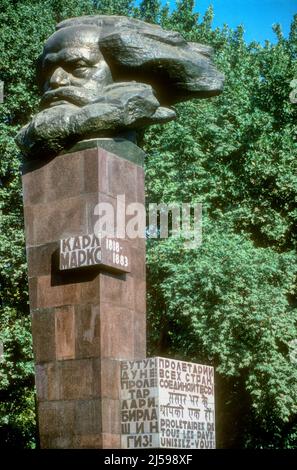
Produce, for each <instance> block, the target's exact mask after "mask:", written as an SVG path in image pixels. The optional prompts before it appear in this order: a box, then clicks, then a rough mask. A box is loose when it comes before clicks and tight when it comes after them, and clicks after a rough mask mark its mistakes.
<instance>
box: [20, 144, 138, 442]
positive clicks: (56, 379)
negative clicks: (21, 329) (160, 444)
mask: <svg viewBox="0 0 297 470" xmlns="http://www.w3.org/2000/svg"><path fill="white" fill-rule="evenodd" d="M142 161H143V152H142V151H141V150H140V149H138V147H136V146H135V145H134V144H132V143H131V142H128V141H123V140H122V139H102V140H101V139H97V140H93V141H88V143H87V145H86V144H84V148H82V147H80V148H79V149H77V150H74V151H72V152H70V153H67V154H63V155H59V156H57V157H55V158H54V159H51V160H48V161H47V162H42V164H41V163H39V162H34V163H31V164H30V165H27V166H26V167H25V168H24V171H23V177H22V180H23V197H24V215H25V230H26V249H27V260H28V272H29V290H30V310H31V316H32V333H33V347H34V357H35V367H36V392H37V407H38V423H39V433H40V443H41V447H42V448H64V449H65V448H119V447H120V446H121V419H120V361H121V360H129V361H130V360H131V361H135V360H137V359H142V358H144V357H145V355H146V318H145V240H144V239H140V238H138V239H134V240H128V239H123V240H122V241H121V240H119V242H120V243H123V245H125V249H126V248H127V249H128V252H129V269H126V271H127V272H120V271H117V270H115V269H113V262H114V261H115V260H117V256H116V255H117V254H118V253H117V252H116V251H115V253H114V255H115V256H113V252H112V250H113V248H112V247H115V246H117V245H116V244H112V245H111V253H110V254H111V257H110V258H108V260H107V261H106V262H105V266H103V265H102V266H100V259H99V258H98V260H99V261H98V262H99V265H98V266H92V269H88V267H81V269H76V267H75V266H74V265H73V264H72V266H71V262H68V264H67V262H66V261H65V259H64V260H62V261H63V263H62V265H61V264H60V265H59V262H58V260H57V257H58V256H59V249H60V241H61V240H64V242H65V243H64V244H65V247H67V243H68V241H67V240H69V238H72V239H73V240H76V242H75V243H80V240H88V239H89V238H88V237H86V235H92V234H93V233H94V226H95V224H96V222H97V220H98V212H96V206H97V205H98V203H109V204H111V205H112V206H113V207H114V209H115V213H116V210H117V204H118V199H117V196H118V195H124V196H125V200H126V204H130V203H135V202H137V203H142V204H144V172H143V168H142ZM121 209H123V208H121ZM116 228H117V222H116V220H115V229H116ZM73 237H74V238H73ZM111 238H112V237H111ZM65 240H66V241H65ZM72 248H73V246H72ZM74 248H75V247H74ZM66 249H67V248H65V250H66ZM115 250H116V248H115ZM103 254H104V253H103ZM104 256H105V255H104ZM106 259H107V258H106ZM68 261H69V260H68ZM101 261H102V260H101ZM103 261H104V260H103ZM103 264H104V263H103ZM61 268H63V269H61ZM68 268H70V269H68ZM72 268H73V269H72Z"/></svg>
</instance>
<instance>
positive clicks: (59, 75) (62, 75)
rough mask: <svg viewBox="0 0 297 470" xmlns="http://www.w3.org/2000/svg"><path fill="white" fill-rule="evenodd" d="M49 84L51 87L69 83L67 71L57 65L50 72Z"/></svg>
mask: <svg viewBox="0 0 297 470" xmlns="http://www.w3.org/2000/svg"><path fill="white" fill-rule="evenodd" d="M49 84H50V87H51V88H58V87H60V86H67V85H70V80H69V77H68V74H67V72H66V71H65V70H64V69H62V67H58V68H57V69H56V70H55V71H54V73H53V74H52V76H51V78H50V81H49Z"/></svg>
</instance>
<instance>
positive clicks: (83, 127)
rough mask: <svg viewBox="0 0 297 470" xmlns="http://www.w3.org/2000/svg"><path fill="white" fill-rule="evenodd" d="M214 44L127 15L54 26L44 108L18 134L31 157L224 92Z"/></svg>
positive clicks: (152, 120) (166, 117)
mask: <svg viewBox="0 0 297 470" xmlns="http://www.w3.org/2000/svg"><path fill="white" fill-rule="evenodd" d="M211 55H212V49H211V48H210V47H208V46H205V45H203V44H197V43H191V42H187V41H185V39H184V38H183V37H182V36H181V35H180V34H179V33H177V32H174V31H165V30H163V29H162V28H161V27H159V26H156V25H151V24H149V23H144V22H143V21H139V20H136V19H134V18H127V17H122V16H105V15H94V16H82V17H78V18H70V19H69V20H65V21H63V22H62V23H60V24H58V25H57V30H56V32H55V33H54V34H53V35H52V36H50V38H49V39H48V40H47V42H46V44H45V46H44V50H43V53H42V55H41V57H40V58H39V62H38V65H39V73H38V81H39V84H40V85H41V88H42V93H43V95H42V98H41V102H40V106H41V110H40V111H39V112H38V113H37V114H36V115H35V116H33V118H32V119H31V121H30V122H29V123H28V124H27V125H26V126H24V127H23V128H22V129H21V130H20V131H19V133H18V135H17V137H16V142H17V144H18V145H19V147H20V149H21V151H22V153H23V154H24V155H25V156H26V157H27V158H29V159H34V158H46V157H47V156H51V157H52V156H54V155H57V154H59V152H61V151H64V150H65V149H69V148H71V147H72V146H73V144H74V143H76V142H79V141H82V140H86V139H94V138H101V137H104V138H106V137H113V136H117V135H123V132H127V131H128V132H130V131H131V130H132V131H133V132H134V131H136V130H137V129H142V128H144V127H146V126H150V125H152V124H163V123H165V122H168V121H171V120H172V119H174V118H175V116H176V115H175V111H174V109H171V108H170V106H172V105H174V104H175V103H178V102H180V101H186V100H188V99H191V98H194V97H196V98H208V97H211V96H215V95H217V94H219V93H220V92H221V91H222V87H223V81H224V77H223V75H222V74H221V73H220V72H219V71H218V70H217V69H216V67H215V66H214V64H213V63H212V61H211Z"/></svg>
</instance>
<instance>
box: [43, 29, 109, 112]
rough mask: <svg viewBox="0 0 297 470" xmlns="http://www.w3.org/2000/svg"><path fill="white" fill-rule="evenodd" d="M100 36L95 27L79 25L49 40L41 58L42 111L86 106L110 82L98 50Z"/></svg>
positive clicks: (104, 63) (105, 65)
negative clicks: (44, 109) (56, 107)
mask: <svg viewBox="0 0 297 470" xmlns="http://www.w3.org/2000/svg"><path fill="white" fill-rule="evenodd" d="M99 34H100V29H99V28H98V27H95V26H84V25H82V26H80V27H67V28H63V29H61V30H59V31H57V32H55V33H54V34H53V35H52V36H51V37H50V38H49V39H48V41H47V42H46V44H45V47H44V52H43V55H42V58H41V74H42V75H41V81H42V88H43V91H44V94H43V96H42V99H41V107H42V108H48V107H53V106H59V105H65V104H67V105H69V104H70V105H73V106H78V107H82V106H85V105H86V104H89V103H93V102H94V101H95V100H96V99H98V98H99V97H100V96H102V90H103V88H104V87H105V86H106V85H109V84H111V83H112V82H113V80H112V76H111V72H110V68H109V66H108V65H107V63H106V61H105V60H104V58H103V56H102V54H101V52H100V50H99Z"/></svg>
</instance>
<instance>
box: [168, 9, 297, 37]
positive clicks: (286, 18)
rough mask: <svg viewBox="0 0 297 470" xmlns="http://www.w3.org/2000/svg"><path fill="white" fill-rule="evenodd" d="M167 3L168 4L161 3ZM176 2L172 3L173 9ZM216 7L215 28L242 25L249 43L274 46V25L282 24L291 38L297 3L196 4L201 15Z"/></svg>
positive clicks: (285, 32) (284, 30)
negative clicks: (254, 42)
mask: <svg viewBox="0 0 297 470" xmlns="http://www.w3.org/2000/svg"><path fill="white" fill-rule="evenodd" d="M162 3H166V2H162ZM173 4H174V1H172V0H171V1H170V5H171V6H173ZM211 4H212V5H213V6H214V13H215V18H214V23H213V24H214V26H215V27H216V26H222V25H223V24H224V23H227V24H228V25H229V26H230V27H232V28H235V27H236V26H238V25H239V24H242V25H243V26H244V29H245V39H246V41H247V42H250V41H254V40H255V41H259V42H261V43H263V42H264V41H265V39H269V40H270V41H271V42H275V34H274V33H273V31H272V25H273V24H274V23H280V24H281V26H282V30H283V32H284V34H285V36H286V37H287V36H288V33H289V31H290V24H291V22H292V19H293V15H294V14H296V13H297V0H196V8H195V10H196V11H199V13H201V15H203V14H204V13H205V10H206V9H207V8H208V7H209V5H211Z"/></svg>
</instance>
